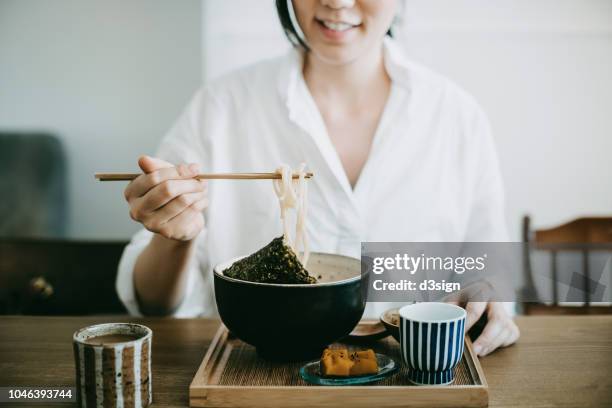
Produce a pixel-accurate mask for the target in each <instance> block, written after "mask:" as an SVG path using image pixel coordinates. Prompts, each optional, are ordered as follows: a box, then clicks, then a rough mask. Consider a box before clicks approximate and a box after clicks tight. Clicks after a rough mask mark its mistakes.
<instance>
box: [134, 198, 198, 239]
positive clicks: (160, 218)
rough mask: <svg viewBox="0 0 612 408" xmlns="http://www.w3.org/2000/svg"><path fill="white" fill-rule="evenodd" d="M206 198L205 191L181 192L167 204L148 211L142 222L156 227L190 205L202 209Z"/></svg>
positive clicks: (148, 226) (150, 226)
mask: <svg viewBox="0 0 612 408" xmlns="http://www.w3.org/2000/svg"><path fill="white" fill-rule="evenodd" d="M207 204H208V199H207V198H206V191H200V192H195V193H186V194H182V195H180V196H178V197H176V198H174V199H172V200H171V201H170V202H169V203H168V204H166V205H164V206H163V207H161V208H159V209H158V210H156V211H153V212H152V213H149V216H148V217H147V219H145V221H144V224H145V226H146V227H147V228H148V229H149V230H150V229H151V228H154V229H157V228H159V227H160V226H161V225H163V224H165V223H167V222H168V221H170V220H171V219H173V218H174V217H176V216H177V215H179V214H180V213H182V212H183V211H185V210H186V209H187V208H189V207H191V208H193V209H194V210H196V211H200V212H201V211H202V210H204V208H206V205H207Z"/></svg>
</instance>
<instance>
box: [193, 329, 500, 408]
mask: <svg viewBox="0 0 612 408" xmlns="http://www.w3.org/2000/svg"><path fill="white" fill-rule="evenodd" d="M345 346H347V347H348V348H349V349H351V348H360V349H363V348H373V349H374V350H375V351H376V352H378V353H383V354H387V355H389V356H391V357H393V358H394V359H395V360H396V362H398V363H399V364H401V368H400V372H398V373H397V374H395V375H393V376H391V377H389V378H386V379H384V380H382V381H380V382H378V383H374V384H370V385H361V386H320V385H311V384H309V383H307V382H305V381H304V380H302V378H301V377H300V374H299V369H300V367H301V366H302V365H304V364H305V362H298V363H275V362H269V361H266V360H263V359H261V358H260V357H258V356H257V352H256V351H255V348H254V347H252V346H250V345H248V344H246V343H244V342H242V341H241V340H239V339H237V338H235V337H233V336H232V335H231V334H230V333H229V332H228V330H227V328H226V327H225V326H223V325H221V327H220V328H219V330H218V331H217V333H216V335H215V337H214V339H213V341H212V343H211V345H210V347H209V348H208V351H207V352H206V355H205V356H204V360H203V361H202V364H201V365H200V368H199V369H198V371H197V373H196V374H195V376H194V378H193V381H192V382H191V385H190V386H189V405H190V406H191V407H253V408H255V407H313V406H317V407H338V406H354V407H374V406H375V407H486V406H487V405H488V402H489V394H488V386H487V382H486V380H485V378H484V374H483V371H482V368H481V366H480V363H479V362H478V358H477V357H476V355H475V354H474V351H473V350H472V343H471V341H470V339H469V338H468V337H466V338H465V346H466V347H465V352H464V353H463V358H462V360H461V362H460V363H459V365H458V366H457V368H456V369H455V381H454V383H453V384H451V385H446V386H415V385H413V384H411V383H410V382H409V381H408V377H407V368H406V367H405V366H404V365H403V364H402V363H401V357H400V352H399V344H398V342H397V341H395V340H394V339H393V338H392V337H387V338H385V339H382V340H379V341H375V342H373V343H371V344H367V345H365V344H360V345H359V346H355V345H354V344H348V345H345Z"/></svg>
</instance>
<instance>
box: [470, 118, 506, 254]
mask: <svg viewBox="0 0 612 408" xmlns="http://www.w3.org/2000/svg"><path fill="white" fill-rule="evenodd" d="M471 127H472V129H471V133H472V135H471V136H472V142H471V143H470V144H469V145H470V146H469V148H470V149H471V150H472V151H473V152H474V156H473V161H474V164H475V165H474V167H473V191H472V205H471V206H470V215H469V218H468V224H467V231H466V236H465V241H467V242H508V240H509V234H508V227H507V224H506V213H505V194H504V183H503V180H502V175H501V170H500V166H499V159H498V156H497V150H496V148H495V142H494V140H493V136H492V135H491V126H490V124H489V120H488V119H487V117H486V115H485V114H484V112H483V111H482V110H480V109H477V110H476V113H475V115H474V117H473V119H472V126H471Z"/></svg>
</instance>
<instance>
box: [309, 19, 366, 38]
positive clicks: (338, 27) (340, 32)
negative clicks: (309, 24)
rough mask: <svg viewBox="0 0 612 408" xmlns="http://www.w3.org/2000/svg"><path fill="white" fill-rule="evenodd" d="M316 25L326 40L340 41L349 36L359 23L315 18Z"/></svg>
mask: <svg viewBox="0 0 612 408" xmlns="http://www.w3.org/2000/svg"><path fill="white" fill-rule="evenodd" d="M316 22H317V26H318V27H319V29H320V30H321V32H322V33H323V35H324V36H325V38H327V39H328V40H331V41H334V42H342V41H345V40H347V39H348V38H349V36H350V35H351V34H352V33H353V32H355V29H356V28H358V27H359V26H360V25H353V24H348V23H336V22H331V21H323V20H316Z"/></svg>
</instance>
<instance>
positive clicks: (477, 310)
mask: <svg viewBox="0 0 612 408" xmlns="http://www.w3.org/2000/svg"><path fill="white" fill-rule="evenodd" d="M486 308H487V302H468V303H467V304H466V305H465V311H466V313H467V317H466V320H465V331H466V332H467V331H469V330H470V329H471V328H472V326H473V325H474V323H476V322H477V321H478V319H480V316H482V314H483V313H484V311H485V310H486Z"/></svg>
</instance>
